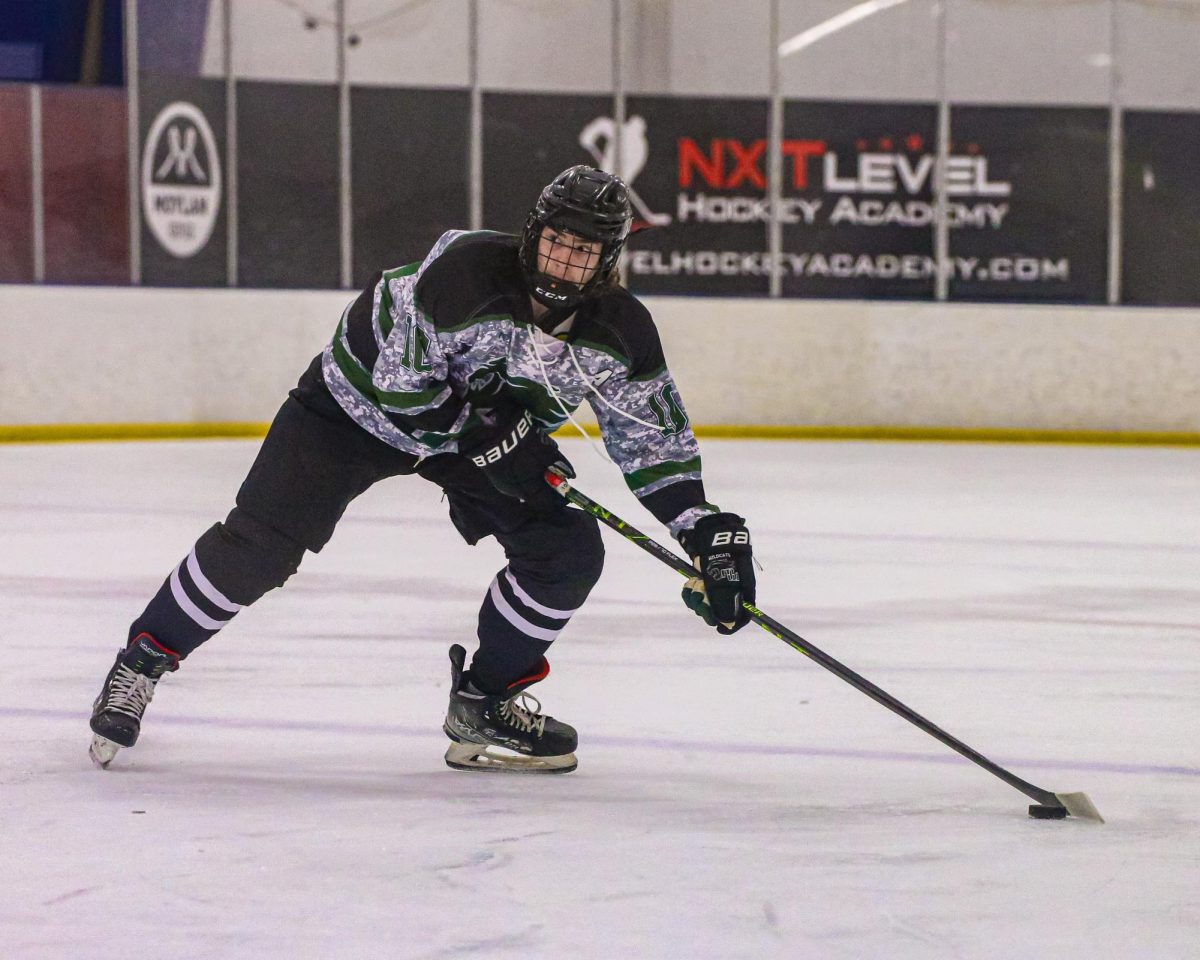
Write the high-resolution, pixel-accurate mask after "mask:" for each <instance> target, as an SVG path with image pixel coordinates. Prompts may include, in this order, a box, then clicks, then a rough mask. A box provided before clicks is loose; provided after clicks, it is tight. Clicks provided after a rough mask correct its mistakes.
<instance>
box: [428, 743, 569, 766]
mask: <svg viewBox="0 0 1200 960" xmlns="http://www.w3.org/2000/svg"><path fill="white" fill-rule="evenodd" d="M446 766H448V767H451V768H452V769H454V770H467V771H470V772H471V773H479V772H485V773H570V772H571V771H572V770H574V769H575V768H576V767H577V766H579V761H578V760H576V759H575V754H573V753H564V754H561V755H560V756H557V757H531V756H528V755H526V754H523V753H516V752H514V751H509V750H504V749H503V748H501V747H491V746H485V745H483V744H480V743H452V744H450V746H449V748H448V749H447V750H446Z"/></svg>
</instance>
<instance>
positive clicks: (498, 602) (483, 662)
mask: <svg viewBox="0 0 1200 960" xmlns="http://www.w3.org/2000/svg"><path fill="white" fill-rule="evenodd" d="M630 220H631V216H630V204H629V195H628V190H627V189H626V187H625V184H624V183H622V182H621V181H620V180H619V179H617V178H615V177H613V176H610V175H609V174H607V173H604V172H603V171H600V170H596V169H593V168H591V167H586V166H577V167H571V168H570V169H568V170H565V171H564V172H563V173H561V174H559V175H558V176H557V177H555V179H554V180H553V182H552V183H550V184H549V185H548V186H547V187H546V188H545V189H544V190H543V191H542V193H541V196H540V197H539V198H538V200H537V203H536V205H535V206H534V207H533V209H532V210H531V211H530V213H529V216H528V218H527V220H526V223H525V226H524V229H523V231H522V232H521V234H520V236H513V235H508V234H501V233H492V232H487V231H484V232H463V231H457V230H452V231H450V232H448V233H446V234H444V235H443V236H442V237H441V238H440V239H439V240H438V241H437V243H436V244H434V246H433V249H432V250H430V251H429V253H428V254H427V255H426V257H425V259H424V260H422V261H420V262H418V263H411V264H408V265H407V266H403V267H399V268H398V269H395V270H388V271H386V272H384V273H382V274H380V275H379V276H378V277H377V278H376V279H375V281H374V282H372V283H371V284H370V285H369V286H368V287H367V289H366V290H365V291H364V292H363V293H362V294H361V295H360V296H359V297H358V298H357V299H356V300H354V301H353V302H352V303H351V304H350V305H349V306H348V307H347V308H346V310H345V312H344V313H343V314H342V318H341V322H340V323H339V324H338V327H337V330H336V332H335V333H334V336H333V340H332V342H331V343H330V344H329V345H328V346H327V347H326V348H325V350H324V352H323V353H322V354H321V355H319V356H318V357H316V358H315V359H314V360H313V362H312V364H311V365H310V366H309V368H308V370H307V371H306V372H305V373H304V375H303V376H302V377H301V378H300V381H299V384H298V385H297V386H296V388H295V389H294V390H292V391H291V393H290V394H289V395H288V398H287V400H286V401H285V402H284V404H283V406H282V407H281V408H280V410H279V413H278V414H277V415H276V417H275V420H274V422H273V423H272V424H271V428H270V430H269V432H268V433H267V436H266V438H265V440H264V441H263V445H262V448H261V449H260V451H259V453H258V456H257V458H256V459H255V461H254V464H253V466H251V468H250V472H249V474H248V475H247V477H246V479H245V481H244V482H243V483H242V486H241V489H240V490H239V491H238V494H237V498H236V506H235V507H234V508H233V510H232V511H231V512H230V514H229V515H228V517H226V519H225V521H224V522H223V523H217V524H215V525H214V526H213V527H211V528H210V529H209V530H207V531H206V532H205V533H204V534H203V535H202V536H201V537H200V539H199V540H197V541H196V543H195V546H194V547H193V548H192V550H191V551H190V552H189V553H188V555H187V556H186V557H185V558H184V559H183V560H182V561H181V562H180V563H179V565H178V566H177V567H176V568H175V569H174V570H172V571H171V574H170V576H169V577H168V578H167V579H166V581H165V582H164V583H163V585H162V587H161V588H160V589H159V591H158V593H157V594H155V596H154V597H153V598H152V599H151V600H150V603H149V605H148V606H147V607H146V609H145V610H144V611H143V613H142V614H141V615H140V616H139V617H138V618H137V619H136V620H135V621H134V622H133V624H132V625H131V627H130V629H129V636H128V642H127V644H126V646H125V647H124V648H123V649H121V650H120V651H119V652H118V654H117V658H116V662H115V663H114V664H113V667H112V670H110V671H109V674H108V677H107V678H106V679H105V681H104V687H103V689H102V690H101V692H100V696H99V697H98V698H97V699H96V702H95V706H94V708H93V713H92V719H91V728H92V731H93V734H94V736H93V740H92V747H91V754H92V758H93V760H94V761H95V762H96V763H97V764H98V765H100V766H107V765H108V763H109V762H110V761H111V760H112V759H113V757H114V756H115V755H116V753H117V751H118V749H119V748H120V747H131V746H133V745H134V743H135V742H136V741H137V738H138V733H139V730H140V726H141V720H142V716H143V714H144V712H145V710H146V705H147V704H148V703H149V702H150V699H151V697H152V696H153V694H154V691H155V687H156V685H157V683H158V681H159V679H160V678H161V677H162V676H163V674H164V673H166V672H168V671H173V670H177V669H178V668H179V664H180V661H181V660H183V659H184V658H186V657H187V656H188V655H189V654H191V653H192V652H193V651H194V650H195V649H196V648H197V647H198V646H200V644H202V643H204V642H205V641H206V640H208V639H209V638H210V637H212V636H213V635H214V634H216V633H217V631H219V630H220V629H221V628H222V627H224V626H226V625H227V624H228V623H229V622H230V620H232V619H233V617H234V616H235V615H236V614H237V612H238V611H239V610H241V609H242V608H243V607H245V606H248V605H249V604H251V603H254V602H255V601H256V600H258V599H259V597H261V596H262V595H263V594H265V593H266V592H267V591H268V590H271V589H272V588H274V587H279V586H282V585H283V583H284V582H285V581H286V580H287V579H288V578H289V577H290V576H291V575H292V574H293V573H295V572H296V569H297V568H298V566H299V564H300V561H301V559H302V558H303V556H304V552H305V551H306V550H311V551H313V552H316V551H319V550H320V549H321V548H322V547H323V546H324V545H325V543H326V542H327V541H328V540H329V538H330V536H331V535H332V534H333V530H334V527H335V526H336V525H337V522H338V520H339V519H340V518H341V516H342V513H343V511H345V509H346V507H347V505H348V504H349V503H350V501H351V500H353V499H354V498H355V497H357V496H358V495H359V494H361V493H362V492H363V491H364V490H366V489H367V488H368V487H370V486H371V485H372V484H374V483H376V482H377V481H379V480H382V479H384V478H385V477H391V476H396V475H401V474H417V475H419V476H421V477H423V478H424V479H426V480H429V481H432V482H433V483H436V484H438V485H439V486H440V487H442V488H443V490H444V491H445V492H446V495H447V499H448V501H449V509H450V519H451V521H452V522H453V524H454V526H455V527H456V528H457V529H458V532H459V533H460V534H461V535H462V537H463V539H465V540H466V541H467V543H469V544H475V543H477V542H478V541H479V540H481V539H483V538H484V537H488V536H494V537H495V538H496V539H497V540H498V541H499V542H500V544H501V545H502V546H503V548H504V551H505V556H506V558H507V560H508V563H507V564H506V565H505V567H504V568H503V569H502V570H500V572H499V573H497V574H496V576H495V578H494V579H493V580H492V582H491V585H490V586H489V588H488V590H487V593H486V595H485V596H484V599H483V605H482V606H481V608H480V611H479V624H478V632H477V635H478V641H479V644H478V648H477V649H476V651H475V653H474V656H473V658H472V661H471V666H470V669H467V668H466V651H465V650H464V649H463V647H462V646H460V645H459V644H454V645H452V646H451V647H450V662H451V677H452V685H451V690H450V704H449V709H448V711H447V714H446V720H445V723H444V725H443V729H444V730H445V733H446V735H447V736H448V737H449V738H450V740H451V744H450V746H449V749H448V750H447V753H446V762H447V763H448V764H449V765H450V766H451V767H455V768H459V769H467V770H509V771H528V772H566V771H570V770H573V769H575V766H576V759H575V748H576V742H577V737H576V733H575V730H574V729H573V728H572V727H570V726H568V725H567V724H566V723H563V722H561V721H558V720H555V719H554V718H553V717H550V716H547V715H545V714H543V713H542V712H541V704H540V703H539V702H538V701H537V700H536V699H535V698H533V697H532V696H531V695H529V694H526V693H525V691H526V689H527V688H528V687H529V686H530V685H532V684H534V683H536V682H538V681H539V680H542V679H544V678H545V677H546V675H547V674H548V673H549V670H550V667H549V664H548V663H547V661H546V657H545V653H546V651H547V649H548V648H549V647H550V644H551V643H552V642H553V641H554V639H555V638H556V637H557V636H558V635H559V633H560V632H561V631H562V630H563V628H564V627H566V625H567V623H568V622H569V621H570V619H571V616H572V615H573V614H574V613H575V611H576V610H578V609H579V607H580V606H581V605H582V604H583V602H584V601H585V600H586V599H587V596H588V593H589V592H590V591H591V589H592V587H593V585H594V584H595V583H596V580H597V579H598V577H599V576H600V570H601V566H602V564H603V556H604V551H603V547H602V545H601V540H600V532H599V528H598V525H597V523H596V521H595V520H594V519H593V518H592V517H591V516H589V515H588V514H586V513H583V512H582V511H580V510H577V509H574V508H571V507H569V505H568V504H567V502H566V501H565V499H564V498H563V497H562V496H561V495H560V494H559V493H557V492H556V491H555V490H554V488H553V487H551V486H550V485H549V484H548V483H546V482H545V479H544V477H545V473H546V470H547V469H548V468H551V467H553V468H556V469H558V470H560V471H562V472H563V473H564V474H565V475H566V476H569V477H573V476H574V475H575V474H574V471H573V470H572V468H571V465H570V464H569V463H568V462H567V461H566V459H565V458H564V457H563V456H562V454H561V452H560V451H559V449H558V446H557V445H556V444H555V442H554V440H553V439H551V437H550V436H549V433H550V432H552V431H553V430H554V429H555V428H557V427H558V426H560V425H561V424H563V423H564V422H566V420H567V419H569V418H571V415H572V413H573V411H574V410H575V409H576V408H577V407H578V406H579V404H580V403H581V402H582V401H583V400H584V399H585V398H586V399H587V400H588V401H589V402H590V404H591V406H592V408H593V409H594V411H595V413H596V417H597V419H598V421H599V424H600V429H601V433H602V435H603V439H604V443H605V446H606V447H607V450H608V452H609V454H610V455H611V457H612V459H613V460H614V461H615V462H616V464H617V465H618V466H619V467H620V469H621V471H622V473H623V474H624V477H625V480H626V482H627V484H628V485H629V487H630V489H631V490H632V491H633V493H634V494H635V495H636V496H637V497H638V499H639V500H640V501H641V502H642V504H644V505H645V506H646V507H647V508H648V509H649V510H650V512H651V513H653V514H654V515H655V516H656V517H657V518H658V519H659V520H660V521H662V522H663V523H664V524H666V526H667V527H668V528H669V529H670V531H671V533H672V534H673V535H674V536H675V537H676V538H677V539H678V540H679V542H680V543H681V544H682V545H683V547H684V548H685V549H686V550H687V552H688V554H689V555H690V556H692V557H693V558H694V559H695V561H696V565H697V575H696V577H695V578H693V579H692V580H689V581H688V582H687V584H686V586H685V587H684V591H683V597H684V601H685V603H686V604H687V605H688V606H689V607H691V608H692V609H693V610H694V611H695V612H697V613H698V614H699V615H700V616H702V617H703V618H704V619H705V621H706V622H707V623H709V624H710V625H713V626H716V628H717V629H718V630H719V631H720V632H722V633H732V632H733V631H735V630H738V629H740V628H741V627H742V626H744V625H745V623H746V622H747V620H748V616H747V614H746V613H745V611H744V610H743V608H742V601H743V600H747V601H750V602H753V600H754V588H755V582H754V570H753V565H752V558H751V546H750V538H749V535H748V533H747V532H746V527H745V523H744V521H743V520H742V518H740V517H738V516H736V515H735V514H733V513H728V512H722V511H720V510H719V509H718V508H717V507H715V506H714V505H713V504H711V503H709V502H708V501H707V500H706V499H705V493H704V487H703V484H702V482H701V476H700V456H699V450H698V449H697V445H696V440H695V437H694V436H693V434H692V431H691V429H690V427H689V425H688V421H687V418H686V416H685V414H684V410H683V406H682V404H681V402H680V399H679V396H678V394H677V393H676V390H675V386H674V384H673V382H672V380H671V377H670V374H669V373H668V372H667V367H666V364H665V361H664V359H663V353H662V347H661V345H660V343H659V338H658V332H657V330H656V329H655V327H654V323H653V321H652V319H651V317H650V314H649V312H648V311H647V310H646V308H645V307H644V306H643V305H642V304H641V303H640V302H639V301H638V300H637V299H635V298H634V297H633V296H632V295H631V294H630V293H629V292H628V291H627V290H625V289H624V288H623V287H622V286H620V284H619V281H618V277H617V259H618V257H619V256H620V253H621V250H622V248H623V246H624V244H625V240H626V237H627V236H628V233H629V227H630Z"/></svg>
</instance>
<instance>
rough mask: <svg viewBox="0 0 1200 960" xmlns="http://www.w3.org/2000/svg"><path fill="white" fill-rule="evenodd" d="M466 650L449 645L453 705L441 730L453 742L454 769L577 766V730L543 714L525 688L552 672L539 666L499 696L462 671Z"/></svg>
mask: <svg viewBox="0 0 1200 960" xmlns="http://www.w3.org/2000/svg"><path fill="white" fill-rule="evenodd" d="M466 655H467V652H466V650H464V649H463V648H462V647H461V646H459V645H458V644H455V645H454V646H452V647H451V648H450V676H451V689H450V708H449V710H448V711H447V712H446V722H445V723H444V724H443V725H442V729H443V730H444V731H445V732H446V736H448V737H449V738H450V739H451V740H453V741H454V742H453V743H452V744H450V748H449V749H448V750H447V751H446V765H447V766H450V767H453V768H454V769H455V770H470V771H477V770H479V771H493V770H495V771H505V772H511V773H570V772H571V771H572V770H574V769H575V767H576V766H577V765H578V763H577V761H576V759H575V747H576V745H577V744H578V742H579V738H578V737H577V736H576V734H575V728H574V727H571V726H569V725H568V724H565V723H561V722H559V721H558V720H555V719H554V718H553V717H548V716H546V715H545V714H542V713H539V712H538V711H539V710H541V707H542V705H541V703H539V702H538V700H537V698H536V697H533V696H531V695H530V694H527V693H525V692H524V691H525V689H526V688H527V687H529V686H530V685H532V684H534V683H536V682H537V681H539V680H541V679H543V678H544V677H545V676H546V674H547V673H549V672H550V665H549V664H548V663H546V661H545V659H543V660H542V662H541V664H540V665H539V667H540V669H539V670H538V671H537V672H536V673H534V674H532V675H531V676H528V677H524V678H522V679H520V680H518V681H516V682H515V683H512V684H510V685H509V687H508V689H507V690H505V691H504V692H503V693H500V694H486V693H483V692H481V691H480V690H479V689H477V688H476V687H475V685H474V684H473V683H472V682H471V677H470V674H469V673H465V672H464V670H463V664H464V663H465V661H466Z"/></svg>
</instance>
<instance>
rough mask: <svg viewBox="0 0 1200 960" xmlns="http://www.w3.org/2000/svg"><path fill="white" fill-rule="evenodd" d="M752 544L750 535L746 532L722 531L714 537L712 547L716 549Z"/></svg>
mask: <svg viewBox="0 0 1200 960" xmlns="http://www.w3.org/2000/svg"><path fill="white" fill-rule="evenodd" d="M749 542H750V533H749V532H748V531H746V530H739V531H737V532H736V533H734V532H733V531H732V530H722V531H721V532H720V533H718V534H714V535H713V539H712V545H713V546H714V547H728V546H730V545H731V544H747V543H749Z"/></svg>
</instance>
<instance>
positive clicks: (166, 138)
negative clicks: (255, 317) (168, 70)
mask: <svg viewBox="0 0 1200 960" xmlns="http://www.w3.org/2000/svg"><path fill="white" fill-rule="evenodd" d="M138 93H139V96H138V105H139V106H138V109H139V114H138V119H139V126H140V128H141V156H140V170H141V175H140V177H139V178H138V193H139V201H140V206H141V211H142V217H141V223H142V227H141V229H142V282H143V283H144V284H146V285H148V286H164V287H171V286H177V287H218V286H224V285H225V283H226V282H227V281H226V277H227V269H226V261H227V255H226V250H227V244H226V226H225V224H226V217H227V206H228V187H227V182H228V175H227V171H226V170H225V84H224V81H222V80H204V79H198V78H195V77H181V76H177V75H169V74H157V73H143V74H141V77H140V81H139V88H138Z"/></svg>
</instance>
